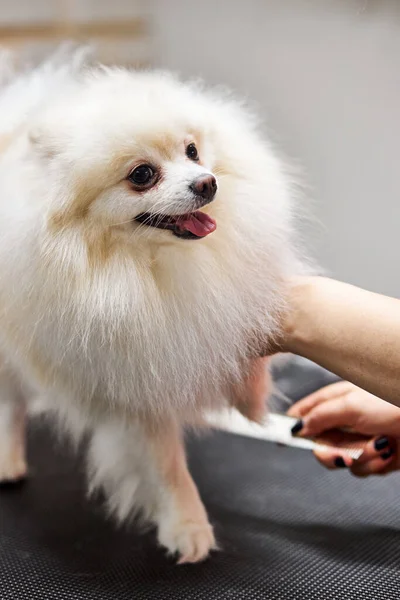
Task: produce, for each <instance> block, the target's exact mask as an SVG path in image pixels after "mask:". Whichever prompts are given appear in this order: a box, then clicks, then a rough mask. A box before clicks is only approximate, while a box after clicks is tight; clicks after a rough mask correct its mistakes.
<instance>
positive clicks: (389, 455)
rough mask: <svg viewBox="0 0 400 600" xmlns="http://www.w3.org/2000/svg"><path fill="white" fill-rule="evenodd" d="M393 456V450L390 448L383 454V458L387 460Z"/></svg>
mask: <svg viewBox="0 0 400 600" xmlns="http://www.w3.org/2000/svg"><path fill="white" fill-rule="evenodd" d="M391 456H393V450H388V451H387V452H384V453H383V454H381V459H382V460H387V459H388V458H390V457H391Z"/></svg>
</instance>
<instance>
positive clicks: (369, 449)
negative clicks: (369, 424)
mask: <svg viewBox="0 0 400 600" xmlns="http://www.w3.org/2000/svg"><path fill="white" fill-rule="evenodd" d="M389 450H390V440H389V438H388V437H386V436H380V437H377V438H374V439H373V440H371V441H369V442H368V443H367V444H366V445H365V448H364V451H363V453H362V454H361V456H360V458H359V459H358V460H357V464H363V463H367V462H369V461H371V460H374V459H376V458H379V457H380V456H381V455H382V454H386V452H388V451H389Z"/></svg>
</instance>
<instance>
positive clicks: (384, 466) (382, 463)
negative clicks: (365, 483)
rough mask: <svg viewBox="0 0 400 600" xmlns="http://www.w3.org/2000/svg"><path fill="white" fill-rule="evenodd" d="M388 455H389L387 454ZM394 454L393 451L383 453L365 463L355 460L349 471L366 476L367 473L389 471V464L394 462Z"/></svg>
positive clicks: (374, 473)
mask: <svg viewBox="0 0 400 600" xmlns="http://www.w3.org/2000/svg"><path fill="white" fill-rule="evenodd" d="M388 455H389V456H388ZM395 458H396V455H395V453H394V452H392V453H391V454H390V453H389V451H388V452H386V453H383V454H382V455H381V456H379V457H377V458H374V459H372V460H370V461H368V462H366V463H358V461H357V462H355V463H354V464H353V466H352V467H351V469H350V470H351V472H352V473H353V475H356V476H357V477H368V476H369V475H383V474H385V473H387V472H389V471H390V466H391V465H392V464H393V463H394V461H395Z"/></svg>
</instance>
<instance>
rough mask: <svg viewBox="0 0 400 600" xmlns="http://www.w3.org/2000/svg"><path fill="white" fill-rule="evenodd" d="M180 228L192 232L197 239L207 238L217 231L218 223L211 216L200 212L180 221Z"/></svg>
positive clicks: (186, 216)
mask: <svg viewBox="0 0 400 600" xmlns="http://www.w3.org/2000/svg"><path fill="white" fill-rule="evenodd" d="M179 228H180V229H184V230H186V231H190V232H191V233H193V235H196V236H197V237H205V236H206V235H208V234H209V233H212V232H213V231H215V230H216V228H217V223H216V222H215V220H214V219H212V218H211V217H210V216H209V215H206V213H203V212H201V211H200V210H198V211H196V212H194V213H191V214H190V215H185V216H184V217H182V218H181V219H179Z"/></svg>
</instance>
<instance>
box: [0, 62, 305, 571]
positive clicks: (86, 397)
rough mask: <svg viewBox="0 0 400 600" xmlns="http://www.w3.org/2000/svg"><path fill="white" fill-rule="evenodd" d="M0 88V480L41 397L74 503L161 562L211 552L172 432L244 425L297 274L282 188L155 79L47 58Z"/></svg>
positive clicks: (262, 153) (244, 146)
mask: <svg viewBox="0 0 400 600" xmlns="http://www.w3.org/2000/svg"><path fill="white" fill-rule="evenodd" d="M1 69H2V73H3V80H2V82H1V84H2V87H1V90H0V115H1V117H0V353H1V357H2V358H1V379H0V480H3V481H16V480H19V479H21V478H23V477H24V476H25V475H26V472H27V466H26V462H25V448H24V428H25V416H26V414H27V413H28V412H29V401H30V399H31V398H33V397H35V396H38V395H41V396H42V397H43V398H45V399H46V403H47V404H48V406H49V407H50V408H51V409H52V410H53V411H54V413H55V414H56V415H57V418H58V420H59V422H62V423H63V424H64V425H65V426H66V428H67V430H68V431H69V432H70V434H71V436H73V437H74V438H75V439H78V438H80V436H81V435H82V434H86V435H88V436H89V440H90V441H89V445H88V459H87V463H88V480H89V490H101V492H102V493H103V494H104V496H105V498H106V504H107V507H108V510H109V511H110V513H112V514H113V515H114V517H115V518H116V519H117V520H118V521H122V520H127V519H129V518H132V517H135V516H140V517H141V518H142V519H144V520H145V522H147V523H149V524H151V525H153V526H155V527H156V529H157V535H158V540H159V543H160V544H161V545H162V546H164V547H165V548H166V549H167V550H168V551H169V552H170V553H174V554H177V556H178V558H179V561H180V562H181V563H182V562H197V561H200V560H202V559H204V558H205V557H207V555H208V554H209V552H210V551H211V550H212V549H213V548H215V546H216V542H215V539H214V535H213V530H212V527H211V525H210V524H209V521H208V518H207V514H206V511H205V509H204V506H203V504H202V502H201V500H200V497H199V494H198V492H197V489H196V486H195V484H194V482H193V480H192V478H191V476H190V474H189V471H188V468H187V464H186V460H185V453H184V447H183V441H182V438H183V431H184V429H185V428H188V427H196V426H202V424H203V423H204V421H205V415H206V413H207V411H208V410H210V409H212V410H213V411H215V410H218V409H220V408H221V409H222V408H223V407H225V406H226V405H227V404H231V405H235V406H237V407H238V408H239V410H241V411H242V412H243V413H244V414H246V415H247V416H248V417H249V418H252V419H260V418H262V416H263V412H264V406H265V396H266V394H267V390H266V388H267V385H268V370H267V369H266V368H265V364H264V361H263V360H260V359H258V358H257V357H258V356H259V354H260V348H261V346H264V347H265V346H266V345H267V344H268V343H269V341H270V340H273V339H274V337H275V336H276V335H277V334H278V333H279V315H280V313H281V311H282V310H283V309H284V306H285V293H286V281H287V279H288V278H289V277H290V276H292V275H296V274H298V273H300V272H301V271H302V270H303V259H302V257H301V256H300V255H299V252H298V250H297V248H296V242H295V239H294V238H295V237H296V236H295V235H294V227H293V220H294V217H293V214H294V213H293V207H292V195H293V194H292V190H291V183H290V181H289V178H288V176H287V175H286V173H285V171H284V168H283V166H282V164H281V162H280V160H279V159H278V158H277V156H276V155H275V153H274V151H273V150H272V149H271V145H270V144H269V142H268V140H265V139H263V138H262V137H261V135H260V131H259V125H258V123H257V121H256V120H254V119H253V117H252V115H250V114H248V112H247V111H246V110H244V109H243V107H242V106H241V105H240V104H238V103H236V102H235V101H233V100H232V99H231V98H229V97H227V96H226V94H222V95H221V94H220V93H217V92H215V91H207V90H204V89H203V88H202V87H201V86H199V85H197V84H196V85H195V84H184V83H182V82H180V81H178V80H177V79H176V78H174V77H173V76H171V75H169V74H165V73H160V72H135V71H130V70H125V69H118V68H106V67H102V66H86V65H85V61H84V60H81V54H80V53H79V52H78V53H77V54H74V53H72V54H71V55H69V54H68V53H66V54H65V53H63V52H61V54H60V55H58V56H57V57H55V58H53V59H51V60H50V61H48V62H47V63H45V64H44V65H42V66H40V67H38V68H36V69H33V70H31V71H28V72H24V73H21V74H19V75H12V73H10V70H9V69H8V67H7V65H6V64H5V62H4V61H3V64H2V66H1Z"/></svg>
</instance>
